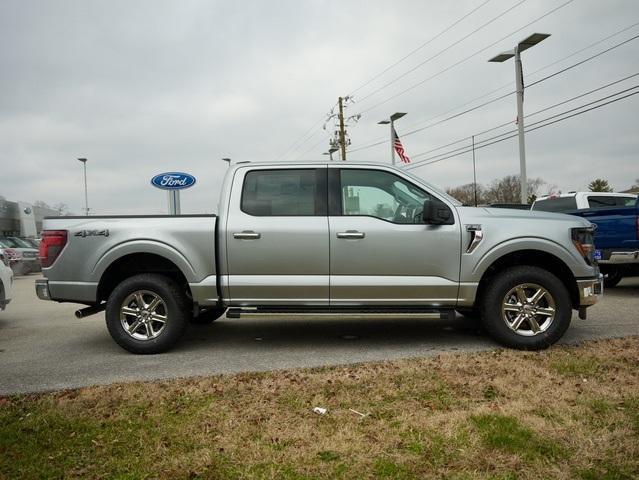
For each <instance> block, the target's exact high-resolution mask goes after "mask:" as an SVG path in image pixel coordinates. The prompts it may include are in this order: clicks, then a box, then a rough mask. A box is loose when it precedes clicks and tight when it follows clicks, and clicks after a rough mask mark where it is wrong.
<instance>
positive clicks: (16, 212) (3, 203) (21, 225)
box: [0, 197, 60, 238]
mask: <svg viewBox="0 0 639 480" xmlns="http://www.w3.org/2000/svg"><path fill="white" fill-rule="evenodd" d="M58 215H60V213H59V212H58V211H57V210H54V209H52V208H47V207H40V206H34V205H32V204H30V203H28V202H11V201H9V200H5V199H4V197H0V236H4V237H29V238H35V237H39V236H40V231H41V230H42V219H43V218H44V217H51V216H58Z"/></svg>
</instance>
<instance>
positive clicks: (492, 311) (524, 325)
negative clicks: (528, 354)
mask: <svg viewBox="0 0 639 480" xmlns="http://www.w3.org/2000/svg"><path fill="white" fill-rule="evenodd" d="M525 285H536V286H538V287H541V289H544V290H545V291H546V293H545V294H544V296H543V297H542V298H541V300H540V304H539V305H538V307H539V308H544V309H546V310H547V309H550V308H552V305H551V303H550V301H551V300H552V302H554V317H553V318H552V320H548V316H545V315H543V314H539V316H538V315H537V314H536V313H535V314H534V315H531V317H532V318H531V320H530V321H529V320H524V321H521V322H520V323H521V327H520V328H519V329H518V331H520V332H521V333H516V332H515V331H514V330H513V329H511V328H510V327H509V326H508V324H507V323H506V319H505V318H504V316H503V315H507V316H509V318H511V319H513V317H514V316H517V315H519V313H517V312H505V313H504V314H503V315H502V305H503V304H504V303H505V302H508V303H511V302H512V303H513V307H515V306H516V305H515V304H517V302H518V301H517V300H516V299H515V297H516V294H515V293H513V294H512V295H510V296H508V294H509V293H510V292H511V291H513V290H515V289H516V287H518V286H525ZM526 288H528V290H527V289H526ZM526 288H524V289H523V291H524V292H525V296H526V297H527V298H528V294H529V292H531V293H532V292H534V291H535V290H539V289H536V288H535V287H526ZM513 299H515V300H513ZM520 304H522V305H523V302H520ZM526 308H532V307H530V306H529V307H526ZM522 309H524V307H522ZM534 311H535V312H536V310H534ZM528 313H530V311H528ZM482 316H483V319H482V321H483V324H484V327H485V329H486V330H487V331H488V333H489V334H490V336H491V337H492V338H494V339H495V340H496V341H497V342H499V343H501V344H502V345H504V346H506V347H510V348H516V349H520V350H541V349H544V348H547V347H549V346H550V345H552V344H554V343H555V342H556V341H557V340H559V339H560V338H561V337H562V335H563V334H564V333H565V332H566V330H567V329H568V327H569V326H570V320H571V317H572V302H571V300H570V294H569V293H568V289H567V288H566V286H565V285H564V284H563V283H562V281H561V280H559V278H557V277H556V276H555V275H553V274H552V273H550V272H548V271H546V270H543V269H541V268H538V267H533V266H518V267H511V268H508V269H506V270H504V271H503V272H500V273H498V274H497V275H496V276H495V277H493V278H492V279H491V280H490V284H489V285H488V286H487V287H486V290H485V292H484V298H483V304H482ZM538 320H542V321H543V323H541V324H539V322H538ZM531 322H534V323H535V324H536V325H538V326H539V327H542V328H541V329H540V331H539V332H538V333H536V334H534V335H533V323H531ZM513 323H514V322H513ZM527 335H530V336H527Z"/></svg>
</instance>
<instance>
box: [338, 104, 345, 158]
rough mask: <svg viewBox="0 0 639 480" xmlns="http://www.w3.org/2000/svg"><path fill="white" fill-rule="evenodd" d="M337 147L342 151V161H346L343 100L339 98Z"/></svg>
mask: <svg viewBox="0 0 639 480" xmlns="http://www.w3.org/2000/svg"><path fill="white" fill-rule="evenodd" d="M339 146H340V148H341V151H342V161H346V134H345V133H344V99H343V98H342V97H339Z"/></svg>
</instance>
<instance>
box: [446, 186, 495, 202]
mask: <svg viewBox="0 0 639 480" xmlns="http://www.w3.org/2000/svg"><path fill="white" fill-rule="evenodd" d="M484 190H485V188H484V187H483V185H481V184H479V183H478V184H477V204H478V205H480V204H482V203H486V202H485V198H484V197H485V192H484ZM446 193H448V195H450V196H451V197H454V198H456V199H457V200H459V201H460V202H461V203H463V204H464V205H475V188H474V184H473V183H467V184H465V185H460V186H458V187H451V188H447V189H446Z"/></svg>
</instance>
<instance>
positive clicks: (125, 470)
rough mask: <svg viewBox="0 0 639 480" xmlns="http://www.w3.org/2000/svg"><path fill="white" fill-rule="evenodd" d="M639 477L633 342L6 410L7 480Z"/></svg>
mask: <svg viewBox="0 0 639 480" xmlns="http://www.w3.org/2000/svg"><path fill="white" fill-rule="evenodd" d="M135 358H136V357H134V356H132V357H131V359H132V361H135ZM166 361H171V355H170V354H167V355H166ZM316 406H320V407H325V408H327V409H328V413H326V414H325V415H318V414H316V413H313V407H316ZM351 409H352V410H355V411H356V412H360V413H362V414H364V416H361V415H359V414H358V413H356V412H353V411H352V410H351ZM638 477H639V337H635V338H626V339H616V340H605V341H597V342H591V343H586V344H583V345H581V346H577V347H556V348H552V349H550V350H547V351H544V352H518V351H509V350H497V351H492V352H484V353H473V354H446V355H440V356H437V357H432V358H423V359H411V360H401V361H392V362H384V363H370V364H361V365H354V366H345V367H334V368H320V369H307V370H292V371H280V372H272V373H255V374H239V375H221V376H215V377H207V378H195V379H187V380H171V381H162V382H149V383H133V384H116V385H109V386H102V387H90V388H82V389H78V390H68V391H61V392H54V393H47V394H38V395H20V396H12V397H4V398H0V478H6V479H14V478H120V479H138V478H140V479H142V478H166V479H178V478H224V479H226V478H277V479H280V478H284V479H306V478H326V479H329V478H330V479H333V478H337V479H340V478H344V479H350V478H353V479H360V478H380V479H385V478H388V479H413V478H420V479H421V478H437V479H441V478H450V479H504V480H505V479H516V478H521V479H529V478H539V479H547V478H559V479H563V478H577V479H584V480H590V479H593V480H594V479H630V478H638Z"/></svg>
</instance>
